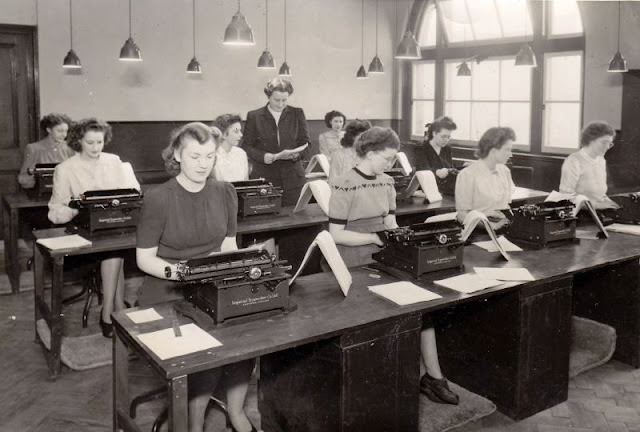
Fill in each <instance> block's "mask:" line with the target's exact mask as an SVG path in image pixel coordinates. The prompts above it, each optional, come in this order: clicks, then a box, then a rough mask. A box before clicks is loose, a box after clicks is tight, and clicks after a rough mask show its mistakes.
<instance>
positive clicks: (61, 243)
mask: <svg viewBox="0 0 640 432" xmlns="http://www.w3.org/2000/svg"><path fill="white" fill-rule="evenodd" d="M36 243H39V244H41V245H42V246H44V247H46V248H47V249H51V250H58V249H76V248H81V247H87V246H91V244H92V243H91V241H90V240H87V239H86V238H84V237H82V236H79V235H78V234H72V235H65V236H59V237H50V238H41V239H38V241H37V242H36Z"/></svg>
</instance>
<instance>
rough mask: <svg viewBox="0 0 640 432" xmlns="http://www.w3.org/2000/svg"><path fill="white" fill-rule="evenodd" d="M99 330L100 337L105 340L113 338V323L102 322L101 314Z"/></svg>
mask: <svg viewBox="0 0 640 432" xmlns="http://www.w3.org/2000/svg"><path fill="white" fill-rule="evenodd" d="M100 329H101V330H102V336H104V337H106V338H110V337H113V323H108V322H104V321H102V313H101V314H100Z"/></svg>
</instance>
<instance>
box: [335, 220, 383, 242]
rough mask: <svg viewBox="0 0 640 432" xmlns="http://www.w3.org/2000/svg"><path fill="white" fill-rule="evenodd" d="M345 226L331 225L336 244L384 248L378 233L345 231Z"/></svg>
mask: <svg viewBox="0 0 640 432" xmlns="http://www.w3.org/2000/svg"><path fill="white" fill-rule="evenodd" d="M345 228H346V227H345V225H339V224H334V223H330V224H329V233H330V234H331V236H332V237H333V240H334V241H335V242H336V244H339V245H343V246H364V245H369V244H377V245H378V246H383V245H384V243H382V240H381V239H380V237H378V235H377V234H376V233H359V232H355V231H350V230H348V229H345Z"/></svg>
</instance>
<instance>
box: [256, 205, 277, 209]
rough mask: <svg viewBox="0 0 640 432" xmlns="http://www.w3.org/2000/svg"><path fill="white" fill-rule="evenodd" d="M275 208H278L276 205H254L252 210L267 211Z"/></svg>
mask: <svg viewBox="0 0 640 432" xmlns="http://www.w3.org/2000/svg"><path fill="white" fill-rule="evenodd" d="M275 206H276V205H275V204H252V205H251V208H252V209H253V210H266V209H271V208H274V207H275Z"/></svg>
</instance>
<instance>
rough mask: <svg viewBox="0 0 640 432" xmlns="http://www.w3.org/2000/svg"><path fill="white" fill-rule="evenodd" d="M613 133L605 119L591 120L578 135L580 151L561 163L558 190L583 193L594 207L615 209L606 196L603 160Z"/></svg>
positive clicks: (605, 174) (605, 163)
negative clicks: (600, 120) (601, 120)
mask: <svg viewBox="0 0 640 432" xmlns="http://www.w3.org/2000/svg"><path fill="white" fill-rule="evenodd" d="M615 136H616V132H615V131H614V130H613V128H612V127H611V126H609V125H608V124H607V123H605V122H591V123H589V124H588V125H587V126H586V127H585V128H584V129H583V130H582V133H581V135H580V150H578V151H577V152H575V153H572V154H570V155H569V157H567V158H566V159H565V161H564V163H563V164H562V177H561V178H560V192H562V193H570V194H580V195H584V196H586V197H587V198H588V199H589V201H591V203H592V204H593V205H594V207H595V208H596V209H606V208H617V207H618V205H617V204H616V203H615V202H614V201H613V200H611V199H610V198H609V197H608V196H607V162H606V161H605V159H604V154H605V153H606V152H607V150H609V149H610V148H611V147H613V139H614V138H615Z"/></svg>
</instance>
